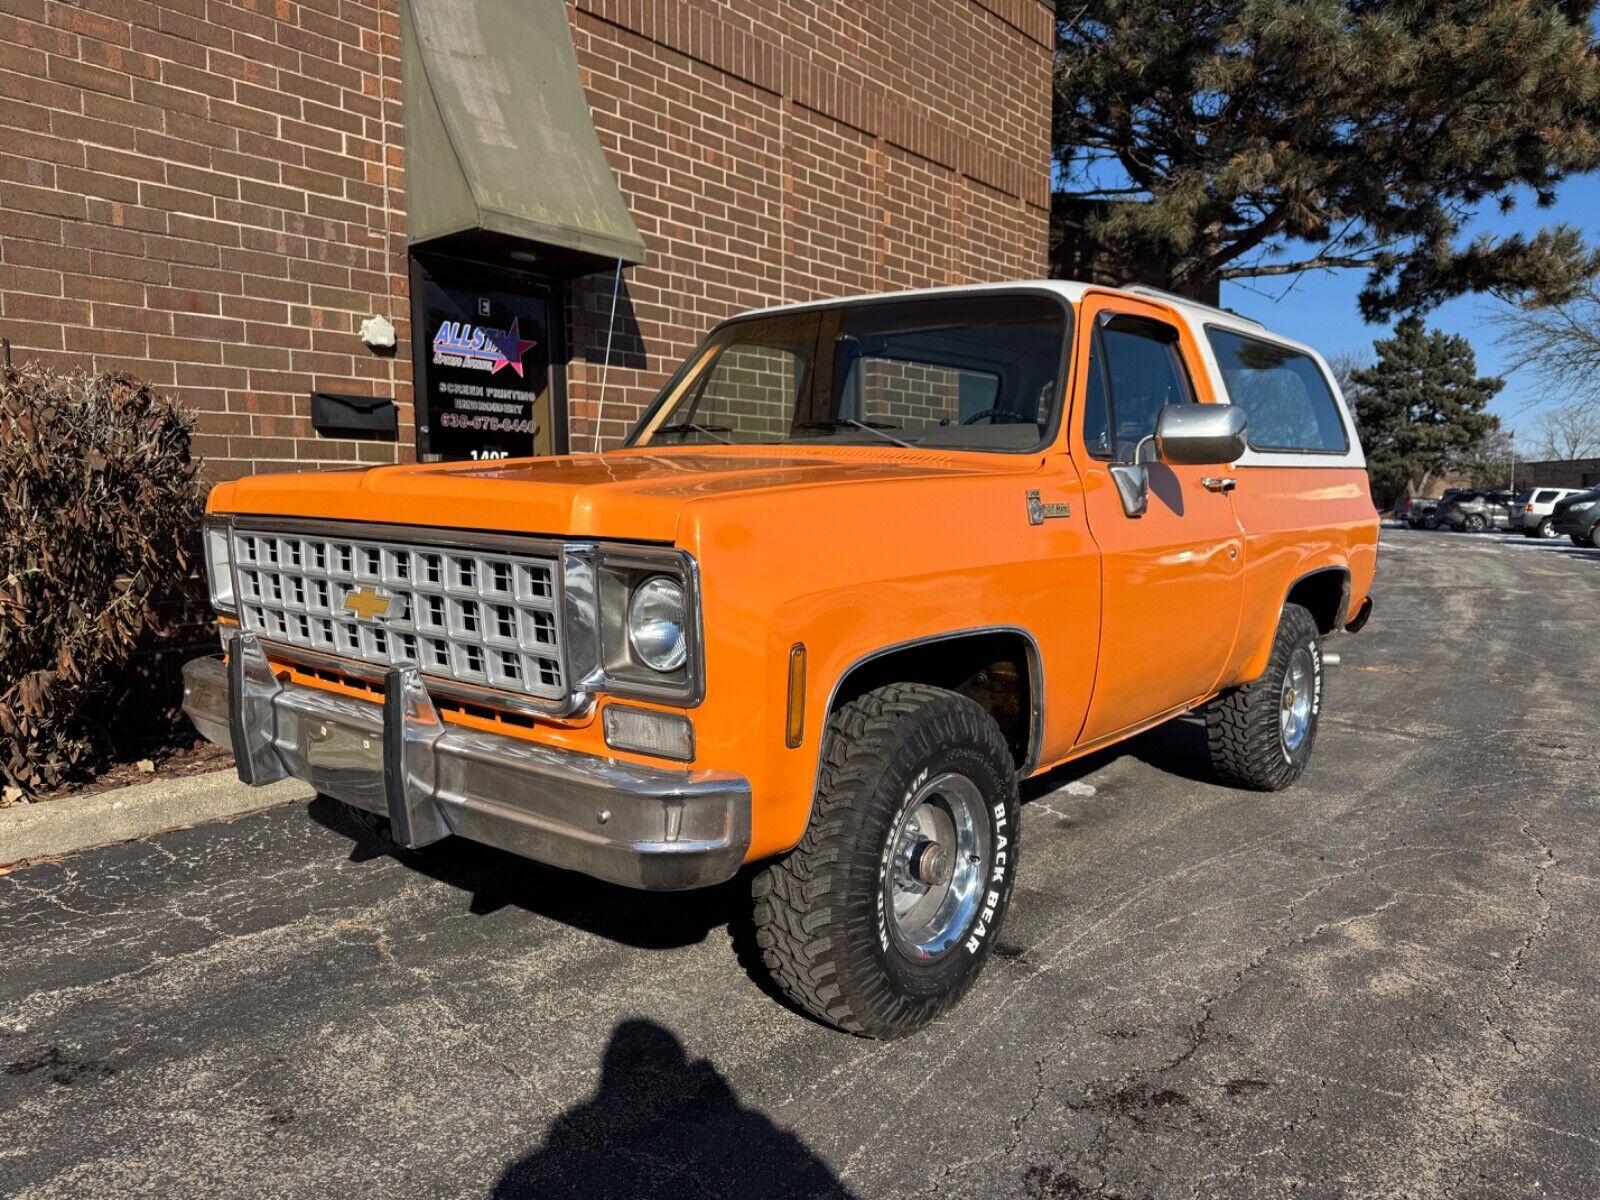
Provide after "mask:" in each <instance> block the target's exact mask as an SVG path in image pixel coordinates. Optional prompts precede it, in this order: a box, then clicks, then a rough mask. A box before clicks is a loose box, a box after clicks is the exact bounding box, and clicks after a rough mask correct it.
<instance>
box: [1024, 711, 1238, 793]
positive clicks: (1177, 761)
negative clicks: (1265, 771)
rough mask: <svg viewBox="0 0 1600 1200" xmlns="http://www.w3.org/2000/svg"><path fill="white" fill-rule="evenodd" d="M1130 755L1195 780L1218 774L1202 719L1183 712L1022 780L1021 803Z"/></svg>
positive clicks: (1214, 779) (1209, 780)
mask: <svg viewBox="0 0 1600 1200" xmlns="http://www.w3.org/2000/svg"><path fill="white" fill-rule="evenodd" d="M1130 755H1131V756H1132V757H1134V758H1137V759H1138V760H1139V761H1140V762H1142V763H1146V764H1148V765H1149V766H1152V767H1155V768H1156V769H1157V770H1158V771H1162V772H1165V773H1166V774H1168V775H1176V776H1177V777H1178V778H1180V779H1188V780H1190V781H1192V782H1194V783H1217V782H1218V779H1217V773H1216V772H1215V771H1214V770H1213V769H1212V766H1211V754H1210V752H1209V751H1208V750H1207V748H1206V724H1205V718H1204V717H1202V716H1200V715H1199V714H1198V713H1186V714H1185V715H1183V716H1179V717H1173V718H1172V719H1171V720H1170V721H1164V722H1162V723H1161V724H1160V725H1157V726H1156V727H1155V728H1153V729H1147V730H1145V731H1144V732H1143V733H1140V734H1136V735H1135V736H1133V737H1131V738H1129V739H1128V740H1127V741H1125V742H1118V743H1117V744H1116V745H1114V746H1108V747H1106V748H1105V749H1104V750H1096V751H1095V752H1094V753H1093V754H1086V755H1084V757H1082V758H1075V759H1073V760H1072V761H1071V762H1069V763H1062V764H1061V766H1059V767H1056V768H1054V769H1052V770H1050V771H1047V772H1046V773H1045V774H1043V775H1039V776H1037V777H1035V778H1033V779H1029V780H1027V781H1025V782H1024V783H1023V784H1022V802H1023V803H1024V804H1027V803H1028V802H1029V801H1032V800H1037V799H1039V798H1040V797H1041V796H1046V795H1049V794H1050V793H1051V792H1054V791H1057V790H1059V789H1060V788H1063V787H1066V786H1067V785H1068V784H1070V783H1072V782H1074V781H1075V780H1078V779H1082V778H1084V777H1085V776H1086V775H1092V774H1094V773H1095V772H1096V771H1098V770H1100V769H1101V768H1102V767H1106V766H1109V765H1110V764H1112V763H1114V762H1116V761H1117V760H1118V759H1120V758H1127V757H1129V756H1130Z"/></svg>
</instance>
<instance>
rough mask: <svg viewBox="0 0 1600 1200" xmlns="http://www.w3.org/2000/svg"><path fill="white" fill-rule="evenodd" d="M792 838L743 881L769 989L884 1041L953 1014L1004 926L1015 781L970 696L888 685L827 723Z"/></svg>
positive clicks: (1012, 865)
mask: <svg viewBox="0 0 1600 1200" xmlns="http://www.w3.org/2000/svg"><path fill="white" fill-rule="evenodd" d="M822 755H823V763H822V773H821V786H820V787H819V788H818V791H817V795H816V799H815V801H814V803H813V807H812V812H811V821H810V824H809V825H808V826H807V828H806V832H805V836H804V837H802V838H801V840H800V845H799V846H797V847H796V848H795V849H794V851H793V852H792V853H790V854H789V855H788V856H787V857H786V858H783V859H781V860H780V861H778V862H776V863H773V864H772V865H771V866H769V867H767V868H766V869H765V870H764V871H762V872H761V874H759V875H758V876H757V877H756V879H755V883H754V886H753V889H752V890H753V894H754V897H755V926H756V940H757V943H758V945H759V946H760V947H761V953H762V958H763V960H764V961H765V963H766V966H767V969H768V970H769V971H770V972H771V974H772V977H773V979H774V981H775V982H776V983H777V985H778V986H779V987H780V988H782V989H783V991H784V992H785V993H786V994H787V995H788V996H789V998H790V999H791V1000H793V1001H794V1002H795V1003H796V1004H798V1005H800V1006H801V1007H802V1008H804V1009H806V1010H807V1011H808V1012H810V1013H811V1014H813V1015H814V1016H816V1017H818V1018H820V1019H821V1020H824V1021H827V1022H829V1023H830V1024H833V1025H836V1026H838V1027H839V1028H840V1029H844V1030H847V1031H849V1032H851V1033H858V1034H863V1035H865V1036H868V1037H879V1038H893V1037H900V1036H902V1035H904V1034H907V1033H911V1032H912V1031H914V1030H916V1029H918V1028H920V1027H921V1026H923V1025H925V1024H927V1023H928V1022H929V1021H931V1020H933V1019H934V1018H935V1017H936V1016H938V1015H939V1014H940V1013H942V1012H944V1011H945V1010H947V1009H949V1008H950V1007H952V1006H953V1005H954V1004H955V1003H956V1002H957V1001H958V1000H959V999H960V998H961V997H962V995H963V994H964V993H965V992H966V990H967V988H968V987H970V986H971V985H972V982H973V980H974V979H975V978H976V977H977V974H978V972H979V970H980V969H981V968H982V966H983V963H984V961H985V960H986V959H987V958H988V955H989V950H990V947H991V946H992V945H993V944H994V940H995V937H996V936H997V935H998V932H999V928H1000V924H1001V922H1002V921H1003V920H1004V918H1005V913H1006V906H1007V904H1008V902H1009V900H1010V898H1011V883H1012V880H1013V878H1014V877H1015V873H1016V861H1017V805H1018V800H1017V778H1016V767H1015V764H1014V763H1013V762H1012V759H1011V751H1010V749H1009V747H1008V746H1007V744H1006V740H1005V737H1004V735H1003V734H1002V733H1001V732H1000V727H999V726H998V725H996V724H995V722H994V719H993V718H992V717H991V716H990V715H989V714H988V713H987V712H985V711H984V710H983V709H982V708H981V707H979V706H978V705H977V704H976V703H974V702H973V701H971V700H969V699H967V698H966V697H964V696H958V695H956V694H955V693H954V692H947V691H944V690H942V689H940V688H933V687H927V686H924V685H922V684H893V685H891V686H889V687H885V688H879V689H878V690H877V691H874V692H869V693H867V694H866V695H865V696H862V697H861V698H860V699H858V700H855V701H852V702H851V703H849V704H847V705H845V706H844V707H843V708H841V709H840V710H839V712H838V713H836V714H835V715H834V717H833V719H832V720H831V721H830V722H829V723H828V732H827V736H826V739H825V741H824V745H823V749H822Z"/></svg>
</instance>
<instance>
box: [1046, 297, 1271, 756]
mask: <svg viewBox="0 0 1600 1200" xmlns="http://www.w3.org/2000/svg"><path fill="white" fill-rule="evenodd" d="M1076 355H1077V361H1078V362H1079V363H1083V364H1085V368H1084V369H1082V370H1079V371H1077V372H1075V378H1076V379H1077V380H1078V381H1079V382H1078V384H1077V387H1078V389H1081V391H1080V394H1079V395H1078V396H1077V397H1076V402H1075V403H1074V405H1073V417H1072V433H1071V438H1072V440H1071V442H1070V443H1069V444H1070V446H1071V449H1072V454H1073V457H1074V458H1075V459H1076V460H1077V462H1078V466H1079V470H1080V472H1081V473H1082V477H1083V492H1084V511H1085V514H1086V516H1087V518H1088V523H1089V531H1090V533H1091V535H1092V536H1093V537H1094V540H1095V542H1096V543H1097V544H1098V546H1099V548H1100V553H1101V579H1102V595H1103V600H1102V604H1101V619H1100V657H1099V666H1098V667H1097V669H1096V672H1095V688H1094V696H1093V698H1092V699H1091V701H1090V704H1089V713H1088V717H1087V719H1086V721H1085V723H1084V728H1083V733H1082V735H1081V737H1080V739H1079V740H1080V743H1088V742H1095V741H1100V740H1102V739H1105V738H1109V737H1111V736H1114V735H1115V734H1118V733H1120V732H1122V731H1124V730H1126V729H1129V728H1132V727H1134V726H1137V725H1140V724H1142V723H1145V722H1148V721H1149V720H1150V719H1151V718H1153V717H1156V716H1159V715H1161V714H1163V713H1167V712H1170V711H1172V710H1174V709H1177V708H1180V707H1184V706H1188V705H1190V704H1192V703H1193V702H1194V701H1196V700H1198V699H1200V698H1201V697H1203V696H1205V695H1206V694H1207V693H1209V692H1210V691H1211V690H1212V689H1213V688H1215V687H1216V685H1217V681H1218V679H1219V678H1220V676H1221V674H1222V670H1223V667H1224V666H1225V664H1226V663H1227V662H1228V659H1229V656H1230V653H1231V651H1232V649H1233V642H1234V638H1235V636H1236V635H1237V632H1238V624H1239V613H1240V605H1241V603H1242V600H1243V577H1244V576H1243V568H1244V561H1243V555H1244V545H1243V540H1244V539H1243V538H1242V536H1241V534H1240V529H1239V524H1238V521H1237V519H1236V517H1235V515H1234V507H1233V500H1232V497H1231V495H1230V494H1229V493H1228V491H1227V490H1225V489H1224V488H1223V487H1222V485H1220V484H1219V480H1221V479H1224V478H1226V477H1228V476H1229V471H1228V466H1227V464H1220V465H1219V466H1217V467H1191V466H1168V465H1166V464H1165V463H1157V462H1149V463H1148V466H1147V470H1148V474H1149V481H1150V494H1149V504H1148V507H1147V509H1146V511H1145V512H1144V514H1143V515H1142V516H1129V515H1128V514H1127V513H1126V512H1125V511H1124V508H1123V502H1122V499H1121V498H1120V496H1119V493H1118V490H1117V487H1116V484H1115V482H1114V481H1113V479H1112V476H1111V471H1110V468H1111V465H1112V464H1113V463H1116V462H1132V461H1133V459H1134V455H1135V453H1136V448H1137V446H1138V445H1139V443H1140V441H1141V440H1142V439H1143V438H1145V437H1147V436H1148V435H1150V434H1152V433H1154V432H1155V425H1156V416H1157V414H1158V413H1159V412H1160V411H1161V409H1162V407H1163V406H1165V405H1168V404H1195V403H1209V402H1211V401H1212V400H1213V399H1214V397H1213V396H1212V395H1211V392H1210V384H1209V381H1208V380H1207V379H1206V377H1205V375H1204V373H1203V371H1202V370H1199V369H1196V368H1198V364H1199V363H1200V361H1201V360H1200V358H1199V356H1198V354H1197V353H1196V348H1195V347H1194V345H1193V343H1192V341H1191V338H1190V335H1189V334H1188V332H1187V330H1185V329H1183V328H1182V327H1180V326H1179V325H1178V324H1177V323H1176V322H1175V321H1174V320H1173V319H1172V317H1171V316H1170V315H1169V314H1168V313H1166V311H1165V310H1163V309H1160V308H1157V307H1155V306H1153V305H1146V304H1142V303H1140V302H1139V301H1134V300H1126V299H1122V298H1114V299H1113V298H1110V297H1096V296H1094V295H1093V294H1092V293H1091V294H1090V295H1089V296H1088V297H1086V298H1085V299H1084V302H1083V306H1082V317H1081V320H1080V322H1079V328H1078V337H1077V347H1076ZM1197 383H1198V384H1199V385H1200V386H1201V387H1203V388H1204V389H1205V391H1204V393H1203V394H1197V392H1196V384H1197ZM1145 453H1146V457H1147V458H1151V457H1153V454H1154V451H1153V447H1152V446H1150V445H1147V446H1146V450H1145ZM1205 481H1209V486H1208V484H1207V482H1205Z"/></svg>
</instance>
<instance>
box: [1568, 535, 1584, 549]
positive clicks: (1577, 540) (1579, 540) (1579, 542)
mask: <svg viewBox="0 0 1600 1200" xmlns="http://www.w3.org/2000/svg"><path fill="white" fill-rule="evenodd" d="M1567 536H1568V537H1569V538H1571V539H1572V544H1573V545H1574V546H1587V545H1588V544H1589V543H1588V541H1587V540H1586V539H1585V538H1584V536H1583V535H1582V534H1581V533H1569V534H1567Z"/></svg>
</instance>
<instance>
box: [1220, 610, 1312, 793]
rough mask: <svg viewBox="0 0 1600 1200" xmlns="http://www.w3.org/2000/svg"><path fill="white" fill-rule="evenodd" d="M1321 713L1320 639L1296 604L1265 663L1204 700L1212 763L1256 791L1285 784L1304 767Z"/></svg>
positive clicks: (1286, 615)
mask: <svg viewBox="0 0 1600 1200" xmlns="http://www.w3.org/2000/svg"><path fill="white" fill-rule="evenodd" d="M1321 712H1322V644H1321V640H1320V638H1319V636H1318V632H1317V623H1316V621H1315V620H1314V619H1313V618H1312V616H1311V614H1310V613H1309V612H1307V611H1306V610H1305V609H1304V608H1302V607H1300V605H1298V604H1286V605H1284V608H1283V615H1282V616H1281V617H1279V618H1278V634H1277V637H1276V638H1275V639H1274V640H1273V643H1272V654H1271V656H1270V657H1269V658H1268V660H1267V669H1266V670H1265V671H1264V672H1262V674H1261V677H1260V678H1259V679H1255V680H1252V681H1251V682H1249V683H1247V684H1245V685H1244V686H1243V687H1238V688H1234V689H1233V690H1232V691H1229V692H1224V693H1223V694H1222V695H1221V696H1218V697H1217V698H1216V699H1215V700H1213V701H1212V702H1211V703H1210V704H1209V705H1207V706H1206V710H1205V717H1206V741H1207V744H1208V745H1209V747H1210V750H1211V765H1212V767H1213V768H1214V769H1215V770H1216V772H1217V774H1218V775H1220V776H1221V777H1222V778H1223V779H1224V780H1225V781H1226V782H1228V783H1231V784H1234V785H1235V786H1238V787H1247V788H1253V789H1255V790H1256V791H1262V792H1275V791H1278V790H1279V789H1280V788H1286V787H1288V786H1289V785H1290V784H1291V783H1293V782H1294V781H1295V780H1296V779H1298V778H1300V775H1301V773H1302V772H1303V771H1304V770H1305V769H1306V763H1307V762H1309V761H1310V759H1311V747H1312V745H1313V743H1315V741H1316V740H1317V720H1318V718H1319V716H1320V715H1321Z"/></svg>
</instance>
